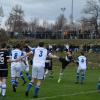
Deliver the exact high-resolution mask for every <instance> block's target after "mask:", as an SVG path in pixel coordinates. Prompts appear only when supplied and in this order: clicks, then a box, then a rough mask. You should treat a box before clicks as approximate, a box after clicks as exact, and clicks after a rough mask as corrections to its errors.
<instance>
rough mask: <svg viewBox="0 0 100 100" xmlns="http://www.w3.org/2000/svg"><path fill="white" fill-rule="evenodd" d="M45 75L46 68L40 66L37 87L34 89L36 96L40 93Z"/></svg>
mask: <svg viewBox="0 0 100 100" xmlns="http://www.w3.org/2000/svg"><path fill="white" fill-rule="evenodd" d="M43 77H44V68H43V67H40V68H38V74H37V83H36V85H35V89H34V97H38V93H39V90H40V85H41V83H42V80H43Z"/></svg>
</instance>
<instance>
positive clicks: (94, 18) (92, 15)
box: [82, 0, 100, 35]
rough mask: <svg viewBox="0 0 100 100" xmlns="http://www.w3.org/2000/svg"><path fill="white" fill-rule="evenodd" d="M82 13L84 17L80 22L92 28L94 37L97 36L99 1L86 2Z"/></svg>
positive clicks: (89, 0) (99, 16)
mask: <svg viewBox="0 0 100 100" xmlns="http://www.w3.org/2000/svg"><path fill="white" fill-rule="evenodd" d="M83 13H84V14H85V16H84V17H83V18H82V22H83V23H88V24H89V26H92V28H93V31H95V33H96V35H99V20H100V0H98V2H96V1H95V0H88V1H87V4H86V7H85V8H84V9H83ZM88 24H87V25H88Z"/></svg>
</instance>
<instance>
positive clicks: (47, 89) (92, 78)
mask: <svg viewBox="0 0 100 100" xmlns="http://www.w3.org/2000/svg"><path fill="white" fill-rule="evenodd" d="M88 58H89V61H92V62H97V63H99V60H100V56H99V54H89V55H88ZM90 67H98V65H97V64H95V63H94V64H89V65H88V69H87V71H86V77H85V83H84V84H83V85H82V84H75V79H76V65H75V64H71V65H69V67H68V68H66V70H65V72H64V77H63V80H62V81H61V83H57V80H58V76H59V70H60V63H59V64H58V63H57V62H56V61H54V68H53V69H54V74H53V76H54V78H49V77H47V78H46V79H45V80H44V81H43V83H42V85H41V88H40V91H39V97H38V98H37V99H34V98H33V92H34V86H33V88H32V89H31V91H30V93H29V96H28V97H26V96H25V90H26V86H27V84H26V85H25V86H22V81H21V80H19V86H18V88H17V92H16V93H13V92H12V88H11V82H10V71H9V77H8V80H7V93H6V97H5V98H1V97H0V100H99V99H100V93H98V92H97V82H98V78H99V76H100V68H95V69H90ZM9 68H10V67H9ZM27 82H28V80H27Z"/></svg>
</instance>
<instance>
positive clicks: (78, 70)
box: [75, 67, 80, 84]
mask: <svg viewBox="0 0 100 100" xmlns="http://www.w3.org/2000/svg"><path fill="white" fill-rule="evenodd" d="M79 79H80V68H79V67H78V68H77V72H76V82H75V83H76V84H78V83H79Z"/></svg>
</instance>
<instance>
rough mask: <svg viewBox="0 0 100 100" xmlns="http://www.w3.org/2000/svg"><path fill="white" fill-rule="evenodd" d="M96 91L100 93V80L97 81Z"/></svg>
mask: <svg viewBox="0 0 100 100" xmlns="http://www.w3.org/2000/svg"><path fill="white" fill-rule="evenodd" d="M98 91H99V92H100V80H99V81H98Z"/></svg>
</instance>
